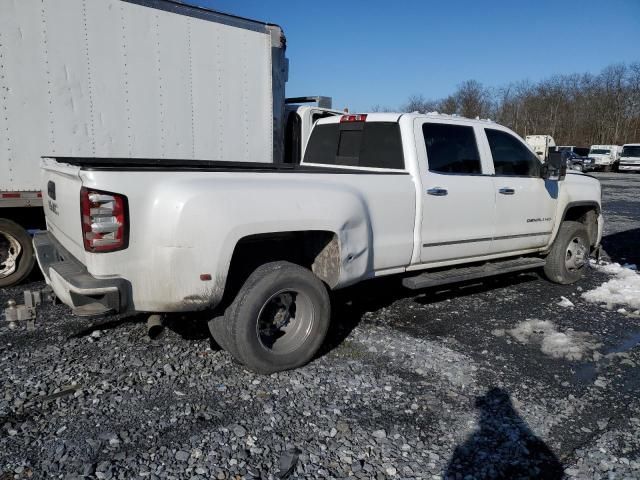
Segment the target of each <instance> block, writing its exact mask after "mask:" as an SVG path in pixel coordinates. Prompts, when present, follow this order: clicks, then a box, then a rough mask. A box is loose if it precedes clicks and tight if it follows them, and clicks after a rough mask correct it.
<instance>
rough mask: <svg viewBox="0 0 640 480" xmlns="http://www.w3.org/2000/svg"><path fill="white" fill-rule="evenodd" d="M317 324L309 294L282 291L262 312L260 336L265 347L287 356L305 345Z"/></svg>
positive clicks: (275, 295)
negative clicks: (315, 323)
mask: <svg viewBox="0 0 640 480" xmlns="http://www.w3.org/2000/svg"><path fill="white" fill-rule="evenodd" d="M314 322H315V316H314V311H313V305H312V303H311V299H310V298H309V297H308V296H307V295H306V294H304V293H302V292H296V291H293V290H281V291H279V292H278V293H276V294H274V295H272V296H271V297H270V298H269V299H268V300H267V301H266V302H265V304H264V305H263V306H262V308H261V309H260V313H259V315H258V322H257V325H256V334H257V336H258V340H259V342H260V344H261V345H262V347H263V348H265V349H267V350H269V351H270V352H272V353H275V354H278V355H283V354H287V353H291V352H294V351H296V350H297V349H298V348H300V347H301V346H302V344H304V343H305V341H306V340H307V338H308V337H309V334H310V332H311V330H312V328H313V325H314Z"/></svg>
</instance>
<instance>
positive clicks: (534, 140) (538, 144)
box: [525, 135, 556, 161]
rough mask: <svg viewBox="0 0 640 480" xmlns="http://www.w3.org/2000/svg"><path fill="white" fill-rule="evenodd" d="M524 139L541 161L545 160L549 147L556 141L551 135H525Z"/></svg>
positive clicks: (553, 145)
mask: <svg viewBox="0 0 640 480" xmlns="http://www.w3.org/2000/svg"><path fill="white" fill-rule="evenodd" d="M525 141H526V142H527V145H529V146H530V147H531V148H532V149H533V151H534V152H535V154H536V155H537V156H538V158H539V159H540V160H542V161H546V160H547V157H548V156H549V148H551V147H555V146H556V142H555V140H554V139H553V137H552V136H551V135H527V136H526V138H525Z"/></svg>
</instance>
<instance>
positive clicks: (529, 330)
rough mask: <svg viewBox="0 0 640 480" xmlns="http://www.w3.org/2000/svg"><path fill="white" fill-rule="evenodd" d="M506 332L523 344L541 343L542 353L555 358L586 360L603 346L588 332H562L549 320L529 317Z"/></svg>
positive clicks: (571, 330) (569, 330)
mask: <svg viewBox="0 0 640 480" xmlns="http://www.w3.org/2000/svg"><path fill="white" fill-rule="evenodd" d="M506 332H507V333H508V334H509V335H511V336H512V337H513V338H515V339H516V340H517V341H518V342H520V343H522V344H525V345H526V344H539V345H540V349H541V350H542V353H544V354H545V355H549V356H550V357H553V358H566V359H567V360H585V359H587V356H589V355H590V354H592V352H594V351H595V350H597V349H598V348H600V347H601V346H602V344H601V343H598V342H597V341H596V340H595V339H594V338H593V337H592V336H591V335H590V334H588V333H586V332H576V331H575V330H573V329H568V330H567V331H566V332H560V331H559V330H558V329H557V327H556V326H555V325H554V324H553V322H551V321H549V320H537V319H527V320H525V321H524V322H520V323H519V324H518V325H516V327H515V328H512V329H511V330H507V331H506Z"/></svg>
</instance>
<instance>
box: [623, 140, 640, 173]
mask: <svg viewBox="0 0 640 480" xmlns="http://www.w3.org/2000/svg"><path fill="white" fill-rule="evenodd" d="M619 170H620V171H621V172H638V171H640V143H627V144H625V145H623V146H622V153H621V154H620V166H619Z"/></svg>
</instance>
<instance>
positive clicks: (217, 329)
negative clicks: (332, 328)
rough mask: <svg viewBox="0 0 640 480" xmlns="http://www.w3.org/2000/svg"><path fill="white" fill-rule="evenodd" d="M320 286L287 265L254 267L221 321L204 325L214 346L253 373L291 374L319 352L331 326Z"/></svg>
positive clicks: (303, 270) (325, 296) (302, 270)
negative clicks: (214, 342) (225, 351)
mask: <svg viewBox="0 0 640 480" xmlns="http://www.w3.org/2000/svg"><path fill="white" fill-rule="evenodd" d="M330 314H331V307H330V300H329V295H328V293H327V289H326V287H325V285H324V284H323V283H322V281H321V280H320V279H319V278H318V277H316V276H315V275H314V274H313V273H312V272H311V271H310V270H308V269H306V268H303V267H301V266H299V265H295V264H293V263H289V262H272V263H268V264H265V265H262V266H260V267H258V268H257V269H256V270H255V271H254V272H253V273H252V274H251V275H250V276H249V278H248V279H247V281H246V282H245V283H244V285H243V286H242V288H241V289H240V291H239V292H238V294H237V295H236V298H235V300H234V301H233V303H232V304H231V306H229V308H227V310H226V312H225V314H224V316H221V317H217V318H214V319H213V320H211V321H210V322H209V328H210V330H211V334H212V335H213V338H214V339H215V340H216V342H217V343H218V344H219V345H220V346H221V347H222V348H224V349H225V350H227V351H228V352H229V353H231V355H233V357H234V358H235V359H236V360H237V361H238V362H240V363H242V364H244V365H245V366H246V367H247V368H249V369H250V370H253V371H254V372H257V373H264V374H267V373H273V372H278V371H282V370H290V369H294V368H297V367H300V366H302V365H304V364H306V363H308V362H309V361H310V360H311V359H312V358H313V357H314V355H315V354H316V353H317V351H318V350H319V349H320V347H321V345H322V343H323V341H324V339H325V337H326V334H327V331H328V329H329V323H330Z"/></svg>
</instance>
